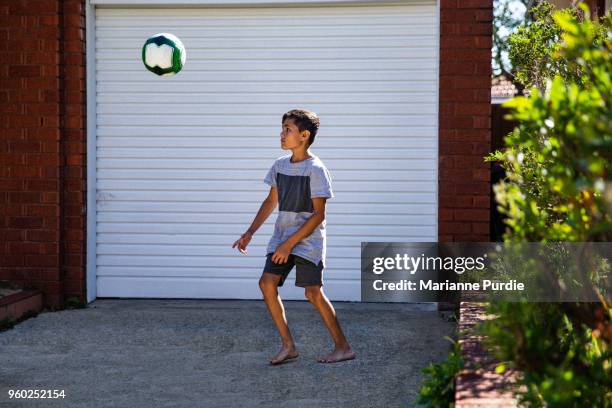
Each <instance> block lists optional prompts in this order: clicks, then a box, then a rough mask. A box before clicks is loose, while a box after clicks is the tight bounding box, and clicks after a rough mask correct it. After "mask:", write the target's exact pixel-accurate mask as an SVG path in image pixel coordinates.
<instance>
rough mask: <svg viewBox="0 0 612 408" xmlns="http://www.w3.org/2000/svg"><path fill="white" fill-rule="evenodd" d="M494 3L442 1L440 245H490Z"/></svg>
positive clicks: (482, 1) (459, 0) (471, 0)
mask: <svg viewBox="0 0 612 408" xmlns="http://www.w3.org/2000/svg"><path fill="white" fill-rule="evenodd" d="M492 20H493V0H441V2H440V106H439V107H440V117H439V128H440V134H439V151H440V157H439V159H438V160H439V162H438V169H439V178H438V202H439V204H438V210H439V227H438V240H439V241H441V242H449V241H489V207H490V203H489V200H490V177H491V174H490V165H489V164H488V163H484V161H483V157H484V156H485V155H486V154H487V153H488V152H489V151H490V145H491V46H492V37H491V35H492Z"/></svg>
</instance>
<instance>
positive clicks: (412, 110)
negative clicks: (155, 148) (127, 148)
mask: <svg viewBox="0 0 612 408" xmlns="http://www.w3.org/2000/svg"><path fill="white" fill-rule="evenodd" d="M381 75H386V74H385V73H381ZM405 75H406V74H405V73H404V74H401V76H403V77H405ZM348 77H350V75H348V76H344V78H345V79H347V78H348ZM398 77H400V76H399V75H398ZM317 105H318V106H319V107H320V108H325V109H326V110H327V111H328V115H344V114H346V111H347V107H346V106H342V105H339V104H337V103H335V104H327V105H323V104H317ZM286 108H287V104H286V103H283V104H282V105H281V104H277V105H272V104H268V105H262V104H253V103H251V104H240V103H237V104H235V105H232V104H226V105H222V106H219V105H218V104H214V103H195V102H194V103H175V104H163V105H161V104H152V103H150V101H149V102H148V103H140V104H138V103H99V104H98V114H109V115H112V114H115V115H116V114H119V115H128V114H141V113H142V112H147V114H149V115H214V114H216V115H235V114H236V111H240V112H242V114H243V115H244V116H250V115H267V114H268V112H270V111H278V112H282V111H283V110H285V109H286ZM350 112H351V114H352V115H368V116H372V115H382V116H389V115H419V114H424V113H426V114H436V112H437V108H436V106H435V104H433V103H430V104H427V103H423V102H422V101H420V102H414V103H400V102H395V103H394V102H390V103H380V104H376V105H373V106H365V105H363V104H358V103H354V102H353V105H352V106H351V109H350ZM279 129H280V124H279Z"/></svg>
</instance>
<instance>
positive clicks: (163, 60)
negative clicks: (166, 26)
mask: <svg viewBox="0 0 612 408" xmlns="http://www.w3.org/2000/svg"><path fill="white" fill-rule="evenodd" d="M186 60H187V51H185V46H184V45H183V43H182V42H181V40H179V39H178V37H177V36H175V35H173V34H169V33H159V34H155V35H152V36H151V37H149V38H148V39H147V41H145V43H144V45H143V47H142V62H143V63H144V65H145V67H147V69H148V70H149V71H151V72H153V73H155V74H157V75H161V76H170V75H175V74H177V73H178V72H179V71H180V70H181V69H182V68H183V65H185V61H186Z"/></svg>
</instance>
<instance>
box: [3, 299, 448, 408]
mask: <svg viewBox="0 0 612 408" xmlns="http://www.w3.org/2000/svg"><path fill="white" fill-rule="evenodd" d="M334 306H335V307H336V312H337V314H338V318H339V320H340V323H341V325H342V327H343V329H344V331H345V333H346V335H347V337H348V339H349V341H350V342H351V343H352V346H353V349H354V350H355V352H356V353H357V359H356V360H353V361H349V362H343V363H336V364H320V363H317V362H316V357H317V356H318V355H320V354H322V353H325V352H328V351H330V350H331V348H332V345H333V343H332V341H331V338H330V337H329V334H328V332H327V330H326V329H325V327H324V326H323V323H322V321H321V319H320V317H319V315H318V313H317V312H316V310H314V308H313V307H312V306H311V305H310V304H309V303H308V302H301V301H285V308H286V312H287V319H288V321H289V326H290V328H291V330H292V332H293V336H294V338H295V340H296V343H297V347H298V351H299V352H300V357H299V359H298V360H297V361H295V362H291V363H287V364H284V365H280V366H270V365H268V358H269V357H270V356H272V355H273V354H274V353H275V352H276V351H277V349H278V347H279V345H280V342H279V338H278V335H277V332H276V329H275V328H274V326H273V323H272V320H271V319H270V318H269V316H268V314H267V310H266V307H265V304H264V303H263V301H246V300H245V301H240V300H165V299H99V300H96V301H95V302H93V303H91V304H90V305H89V307H88V308H86V309H76V310H65V311H61V312H55V313H42V314H40V315H38V317H36V318H33V319H29V320H27V321H25V322H23V323H21V324H19V325H17V326H15V328H13V329H11V330H8V331H6V332H1V333H0V361H1V364H0V392H1V394H0V406H1V407H8V406H15V407H22V406H23V407H25V406H45V407H54V406H62V407H87V408H91V407H206V408H208V407H210V408H217V407H231V408H235V407H317V408H324V407H325V408H326V407H333V408H339V407H351V408H355V407H385V408H391V407H402V408H405V407H411V406H414V399H415V397H416V394H417V390H418V387H419V384H420V382H421V372H420V369H421V368H422V367H424V366H426V365H427V364H429V363H430V362H432V361H439V360H441V359H442V358H443V357H444V356H445V355H446V353H447V351H448V349H449V343H448V342H447V341H446V340H444V339H443V337H444V336H445V335H449V334H450V333H451V332H452V330H453V326H454V324H453V323H449V322H446V321H444V320H443V319H442V318H441V317H440V316H439V315H438V313H437V312H434V311H419V310H415V308H414V306H413V305H407V304H390V303H389V304H373V303H350V302H335V303H334ZM9 389H63V390H65V393H66V398H65V399H64V400H63V401H61V402H60V401H52V400H37V401H24V400H21V401H19V402H16V401H14V400H13V401H9V400H8V398H7V391H8V390H9Z"/></svg>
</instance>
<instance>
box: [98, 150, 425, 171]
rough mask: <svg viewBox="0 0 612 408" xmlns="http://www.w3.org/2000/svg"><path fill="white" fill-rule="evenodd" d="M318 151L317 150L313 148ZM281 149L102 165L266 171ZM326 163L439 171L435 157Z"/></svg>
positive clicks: (340, 167)
mask: <svg viewBox="0 0 612 408" xmlns="http://www.w3.org/2000/svg"><path fill="white" fill-rule="evenodd" d="M313 151H314V149H313ZM277 154H278V152H277V151H272V152H271V155H272V158H271V159H267V160H266V159H240V160H228V159H227V158H224V159H221V158H216V157H215V158H207V159H206V160H202V159H182V160H178V159H163V158H161V159H160V158H157V159H134V158H112V159H111V158H105V159H104V160H101V161H100V162H99V164H98V168H106V169H113V168H114V169H145V168H146V169H194V170H197V169H217V170H219V169H228V170H231V169H236V170H239V169H243V170H244V171H258V172H262V171H265V170H266V169H269V168H270V166H271V165H272V162H271V160H272V161H273V160H274V159H275V158H276V156H275V155H277ZM325 165H326V166H327V167H328V168H330V169H331V171H335V170H361V171H368V170H394V171H396V172H397V171H401V170H423V169H428V170H432V171H435V169H436V167H437V163H434V162H432V161H431V159H427V158H425V159H421V158H414V159H411V160H405V159H397V160H384V161H383V160H376V161H370V160H362V161H361V162H356V161H355V160H351V158H350V157H346V158H340V159H326V160H325Z"/></svg>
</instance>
